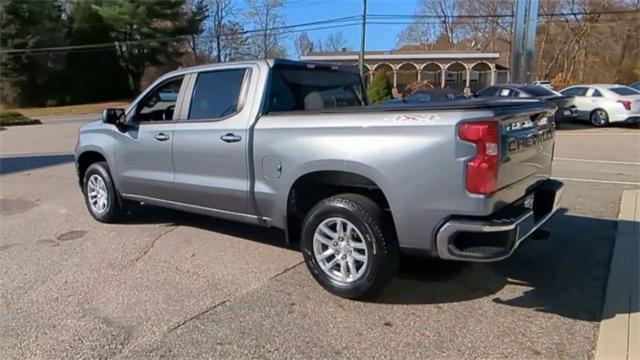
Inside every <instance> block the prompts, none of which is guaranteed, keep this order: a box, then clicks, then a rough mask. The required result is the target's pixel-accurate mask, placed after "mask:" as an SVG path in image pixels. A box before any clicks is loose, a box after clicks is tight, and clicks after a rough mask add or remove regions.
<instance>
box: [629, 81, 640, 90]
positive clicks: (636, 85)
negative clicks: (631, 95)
mask: <svg viewBox="0 0 640 360" xmlns="http://www.w3.org/2000/svg"><path fill="white" fill-rule="evenodd" d="M629 87H632V88H634V89H636V90H640V80H638V81H636V82H633V83H631V84H630V85H629Z"/></svg>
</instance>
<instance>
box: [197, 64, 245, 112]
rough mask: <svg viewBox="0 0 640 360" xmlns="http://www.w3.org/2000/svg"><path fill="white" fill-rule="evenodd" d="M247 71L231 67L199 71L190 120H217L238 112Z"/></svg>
mask: <svg viewBox="0 0 640 360" xmlns="http://www.w3.org/2000/svg"><path fill="white" fill-rule="evenodd" d="M246 72H247V69H229V70H216V71H209V72H202V73H199V74H198V78H197V80H196V85H195V87H194V89H193V96H192V97H191V108H190V109H189V120H205V119H207V120H216V119H221V118H224V117H227V116H230V115H233V114H235V113H237V112H238V110H239V108H238V106H239V104H238V103H239V100H240V91H241V90H242V84H243V83H244V78H245V73H246Z"/></svg>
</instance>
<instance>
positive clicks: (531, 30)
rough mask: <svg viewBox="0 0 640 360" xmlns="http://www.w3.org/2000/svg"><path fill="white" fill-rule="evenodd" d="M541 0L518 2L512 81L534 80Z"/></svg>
mask: <svg viewBox="0 0 640 360" xmlns="http://www.w3.org/2000/svg"><path fill="white" fill-rule="evenodd" d="M539 7H540V4H539V0H517V4H516V17H515V21H514V27H515V29H514V31H513V47H512V49H511V81H512V82H514V83H522V82H525V83H530V82H531V81H532V80H533V72H534V70H535V69H534V64H535V50H536V31H537V25H538V8H539Z"/></svg>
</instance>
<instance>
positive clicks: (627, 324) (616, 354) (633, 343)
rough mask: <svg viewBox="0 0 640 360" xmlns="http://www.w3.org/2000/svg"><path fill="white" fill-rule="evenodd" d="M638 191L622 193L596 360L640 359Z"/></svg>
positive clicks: (639, 197)
mask: <svg viewBox="0 0 640 360" xmlns="http://www.w3.org/2000/svg"><path fill="white" fill-rule="evenodd" d="M639 244H640V190H625V191H624V192H623V193H622V199H621V201H620V213H619V215H618V231H617V234H616V242H615V246H614V248H613V254H612V256H611V265H610V269H609V280H608V281H607V288H606V293H605V300H604V305H603V307H602V317H601V319H602V320H601V321H600V332H599V334H598V344H597V347H596V354H595V359H596V360H605V359H607V360H608V359H625V360H631V359H640V297H639V296H638V293H639V291H638V288H639V287H640V260H639V259H640V247H639Z"/></svg>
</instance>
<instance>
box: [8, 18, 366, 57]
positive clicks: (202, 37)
mask: <svg viewBox="0 0 640 360" xmlns="http://www.w3.org/2000/svg"><path fill="white" fill-rule="evenodd" d="M357 25H361V22H360V21H352V22H349V23H344V24H337V25H326V26H316V27H313V28H305V29H290V30H285V31H278V32H275V34H276V35H287V34H295V33H300V32H305V31H317V30H327V29H338V28H345V27H351V26H357ZM236 35H237V34H226V35H224V36H225V37H228V36H236ZM214 36H215V35H213V34H211V35H205V36H200V39H208V40H213V38H214ZM258 36H262V34H260V33H253V34H248V35H246V36H245V38H252V37H258ZM184 38H185V37H181V38H180V40H183V39H184ZM147 41H148V42H158V43H162V42H167V41H173V40H171V39H169V38H165V39H148V40H147ZM115 50H116V48H115V45H114V46H110V47H102V48H95V49H63V50H56V51H37V52H31V51H28V52H26V53H8V54H7V55H23V54H24V55H29V56H40V55H52V54H53V53H65V54H68V53H74V54H75V53H90V52H99V51H115Z"/></svg>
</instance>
